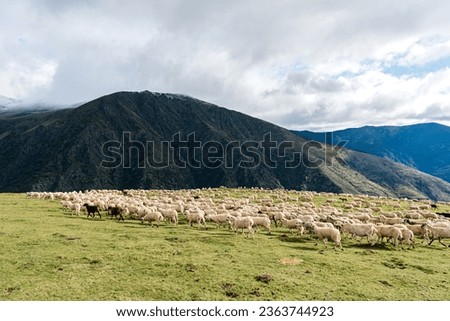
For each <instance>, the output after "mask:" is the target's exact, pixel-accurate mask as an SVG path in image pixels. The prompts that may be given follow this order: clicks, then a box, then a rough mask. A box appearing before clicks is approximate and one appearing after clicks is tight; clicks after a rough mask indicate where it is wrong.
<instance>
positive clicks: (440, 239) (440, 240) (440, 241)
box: [438, 238, 447, 247]
mask: <svg viewBox="0 0 450 321" xmlns="http://www.w3.org/2000/svg"><path fill="white" fill-rule="evenodd" d="M438 240H439V243H441V244H442V245H444V246H445V247H447V245H446V244H444V242H442V238H438Z"/></svg>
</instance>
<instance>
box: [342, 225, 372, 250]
mask: <svg viewBox="0 0 450 321" xmlns="http://www.w3.org/2000/svg"><path fill="white" fill-rule="evenodd" d="M341 231H342V233H348V234H350V235H352V236H353V237H354V236H359V237H367V242H370V241H369V237H372V236H373V235H375V234H376V232H377V229H376V228H375V226H374V225H373V224H350V223H345V224H343V225H342V229H341ZM372 245H373V244H372Z"/></svg>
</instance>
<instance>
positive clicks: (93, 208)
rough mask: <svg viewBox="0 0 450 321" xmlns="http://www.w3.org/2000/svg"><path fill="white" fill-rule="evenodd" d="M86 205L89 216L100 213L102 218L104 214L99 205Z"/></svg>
mask: <svg viewBox="0 0 450 321" xmlns="http://www.w3.org/2000/svg"><path fill="white" fill-rule="evenodd" d="M83 206H84V207H86V212H87V216H88V217H89V216H92V217H95V213H98V216H100V218H102V215H101V214H100V211H99V210H98V206H97V205H89V204H88V203H84V204H83Z"/></svg>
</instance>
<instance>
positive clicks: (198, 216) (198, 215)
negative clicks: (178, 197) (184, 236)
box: [184, 209, 208, 229]
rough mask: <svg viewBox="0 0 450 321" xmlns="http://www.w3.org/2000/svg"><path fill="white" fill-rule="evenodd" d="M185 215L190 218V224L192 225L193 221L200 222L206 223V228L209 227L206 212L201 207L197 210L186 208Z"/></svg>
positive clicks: (201, 223)
mask: <svg viewBox="0 0 450 321" xmlns="http://www.w3.org/2000/svg"><path fill="white" fill-rule="evenodd" d="M184 215H186V218H187V220H188V223H189V226H191V227H192V225H193V223H194V222H195V223H198V224H200V225H204V226H205V228H206V229H207V228H208V227H207V226H206V221H205V212H204V211H203V210H201V209H196V210H195V211H193V210H185V211H184Z"/></svg>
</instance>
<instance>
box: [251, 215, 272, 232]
mask: <svg viewBox="0 0 450 321" xmlns="http://www.w3.org/2000/svg"><path fill="white" fill-rule="evenodd" d="M248 217H250V218H251V219H252V220H253V226H256V227H258V226H261V227H264V228H265V229H266V230H267V231H268V232H269V234H271V233H272V231H271V228H270V225H271V223H272V222H271V221H270V218H268V217H267V216H266V217H264V216H248Z"/></svg>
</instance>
